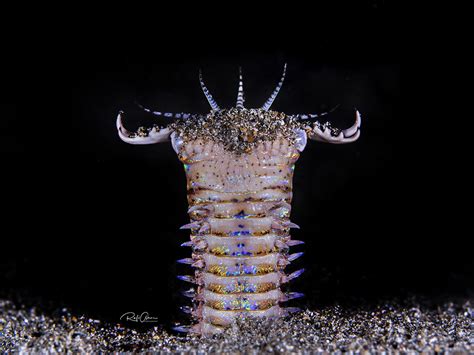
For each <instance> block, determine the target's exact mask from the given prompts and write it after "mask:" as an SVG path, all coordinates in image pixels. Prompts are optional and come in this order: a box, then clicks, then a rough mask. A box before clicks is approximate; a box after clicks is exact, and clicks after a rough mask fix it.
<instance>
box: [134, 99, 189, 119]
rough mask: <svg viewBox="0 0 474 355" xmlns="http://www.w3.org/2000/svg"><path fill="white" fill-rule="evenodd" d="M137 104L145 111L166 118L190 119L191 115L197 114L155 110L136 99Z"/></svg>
mask: <svg viewBox="0 0 474 355" xmlns="http://www.w3.org/2000/svg"><path fill="white" fill-rule="evenodd" d="M135 104H136V105H137V106H138V107H140V108H141V109H142V110H143V111H145V112H148V113H151V114H153V115H155V116H162V117H166V118H178V119H179V118H183V119H188V118H189V117H191V116H195V114H192V113H186V112H179V113H173V112H161V111H153V110H152V109H149V108H147V107H145V106H143V105H142V104H140V103H139V102H137V101H135Z"/></svg>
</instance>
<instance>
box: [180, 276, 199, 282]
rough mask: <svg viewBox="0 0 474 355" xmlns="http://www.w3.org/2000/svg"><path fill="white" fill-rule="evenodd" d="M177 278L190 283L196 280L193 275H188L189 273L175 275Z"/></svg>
mask: <svg viewBox="0 0 474 355" xmlns="http://www.w3.org/2000/svg"><path fill="white" fill-rule="evenodd" d="M176 277H177V278H178V280H181V281H186V282H191V283H195V282H196V280H195V279H194V277H192V276H190V275H178V276H176Z"/></svg>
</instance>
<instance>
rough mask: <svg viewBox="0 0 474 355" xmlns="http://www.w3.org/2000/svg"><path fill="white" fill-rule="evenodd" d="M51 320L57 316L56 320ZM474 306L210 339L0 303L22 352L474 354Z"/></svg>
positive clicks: (292, 323)
mask: <svg viewBox="0 0 474 355" xmlns="http://www.w3.org/2000/svg"><path fill="white" fill-rule="evenodd" d="M51 314H52V315H51ZM473 316H474V309H473V308H472V300H467V299H464V300H457V301H456V302H445V303H440V304H435V303H431V304H426V302H419V301H418V300H417V299H416V298H412V299H410V300H404V301H403V302H400V301H391V302H380V303H378V304H370V305H369V304H367V305H359V306H350V307H345V306H341V305H332V306H325V307H323V308H320V309H318V310H313V311H311V310H304V311H301V312H299V313H295V314H294V315H292V316H289V317H287V318H284V319H281V320H277V321H275V320H273V321H256V320H254V321H250V320H248V321H239V322H238V323H236V324H235V325H234V326H233V327H232V328H230V329H228V330H227V331H226V332H225V333H224V334H221V335H217V336H214V337H210V338H199V337H197V336H189V335H188V336H186V335H180V334H178V333H176V334H175V333H173V332H172V331H170V330H169V329H168V328H164V327H162V326H160V325H158V326H154V327H151V328H150V329H149V330H145V331H138V330H135V329H132V328H128V327H127V326H124V325H121V324H111V323H104V322H101V321H100V320H98V319H90V318H86V317H84V316H81V315H78V314H72V313H71V312H70V311H69V310H67V309H60V310H57V312H54V313H44V312H43V311H42V310H41V309H40V308H36V307H26V306H24V305H21V304H14V303H13V302H11V301H8V300H0V350H1V351H19V352H35V353H36V352H65V351H70V352H98V351H105V352H111V351H121V352H158V351H162V352H163V351H164V352H194V353H207V352H227V353H235V352H245V353H255V354H256V353H259V354H260V353H271V352H278V353H301V352H367V351H368V352H382V351H401V352H405V351H407V352H421V351H424V352H441V351H448V352H461V353H474V335H473V334H474V333H473V330H474V324H473Z"/></svg>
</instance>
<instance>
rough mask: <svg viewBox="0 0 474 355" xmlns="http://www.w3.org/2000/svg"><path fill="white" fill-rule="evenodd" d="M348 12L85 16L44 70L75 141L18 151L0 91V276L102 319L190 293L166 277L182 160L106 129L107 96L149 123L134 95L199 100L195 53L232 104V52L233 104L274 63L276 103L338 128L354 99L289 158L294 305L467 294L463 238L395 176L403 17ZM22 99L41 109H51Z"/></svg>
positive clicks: (111, 121) (11, 105) (179, 236)
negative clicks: (0, 195) (0, 133)
mask: <svg viewBox="0 0 474 355" xmlns="http://www.w3.org/2000/svg"><path fill="white" fill-rule="evenodd" d="M352 10H353V9H352V8H347V9H346V11H345V12H346V14H350V15H351V16H344V17H343V16H338V15H339V14H341V12H342V9H338V10H336V11H335V10H334V9H330V10H327V11H328V12H325V13H324V12H321V13H318V14H317V15H314V18H310V19H307V18H306V17H300V16H298V15H293V14H292V13H285V10H284V9H277V12H278V13H277V14H276V15H273V14H267V15H266V16H264V15H260V14H255V15H253V14H250V15H248V14H245V12H244V13H242V14H241V15H239V14H237V16H236V17H237V18H236V19H235V20H236V21H235V22H234V21H229V22H227V21H226V19H227V17H225V16H220V17H217V16H216V17H213V16H211V17H210V18H209V19H208V18H202V20H199V19H198V21H195V22H191V21H190V20H189V19H190V18H193V16H192V13H191V14H190V12H192V10H190V9H188V12H187V13H188V15H187V16H186V17H180V18H177V17H173V16H171V15H170V16H169V18H168V17H167V15H166V14H163V13H162V12H160V18H159V19H156V18H155V19H153V15H151V16H146V17H144V18H143V19H141V18H140V15H139V14H131V15H130V17H128V18H124V17H123V16H124V14H121V15H117V16H114V15H111V14H108V15H104V16H100V15H98V16H96V17H95V18H94V19H93V20H92V19H88V18H87V19H86V18H85V19H84V20H87V21H84V23H83V24H82V26H81V27H78V28H77V31H76V34H77V35H78V36H77V37H78V41H77V43H76V42H75V43H76V44H75V48H74V49H75V50H74V51H73V52H74V55H73V61H72V62H68V63H67V64H66V63H62V65H58V66H57V68H56V69H57V71H58V73H59V74H60V75H64V76H65V78H66V80H68V81H69V82H70V84H71V88H67V89H66V88H65V89H64V92H63V93H62V94H66V95H69V94H71V95H70V96H71V97H72V106H71V108H70V109H69V110H68V111H66V112H64V119H65V120H68V121H69V123H67V124H68V125H70V124H71V123H72V126H73V128H72V129H65V130H64V131H67V132H70V133H68V134H67V136H66V137H64V135H62V137H61V138H62V139H63V138H66V140H68V141H69V143H72V144H75V142H76V141H77V139H78V140H79V141H78V144H79V149H77V148H76V149H74V148H72V150H70V148H66V146H63V145H61V144H59V143H58V144H55V146H54V147H53V148H51V149H49V148H48V149H46V151H45V152H43V150H41V152H40V151H39V150H36V149H32V150H30V149H27V148H26V147H25V145H24V143H23V141H22V140H21V139H20V138H19V137H18V136H17V135H15V134H14V133H15V132H14V131H15V128H16V127H17V126H16V123H15V121H14V120H13V118H14V117H15V112H16V110H17V107H18V105H19V103H20V101H21V97H14V98H13V99H12V101H11V102H7V103H6V105H4V106H5V107H6V109H7V111H6V112H8V113H9V114H8V115H6V117H11V118H12V119H8V118H7V119H6V120H5V121H4V124H5V126H6V127H7V128H8V131H9V132H10V134H9V135H7V137H6V140H5V139H4V140H3V142H2V143H3V144H2V156H3V161H4V165H5V166H8V167H9V169H10V172H12V173H10V174H8V175H7V176H5V187H6V188H5V195H6V196H7V199H6V201H8V206H9V213H7V214H6V216H5V219H6V220H7V222H12V225H13V227H14V228H11V229H9V230H10V231H9V232H8V234H9V236H8V241H9V242H12V244H13V246H12V247H6V248H5V250H6V252H5V255H6V257H5V258H3V262H2V273H1V282H2V285H3V287H2V292H3V293H5V294H6V295H9V296H11V297H27V300H31V299H32V298H33V299H35V298H38V299H39V300H40V301H41V302H42V303H43V304H45V303H48V302H51V305H52V307H53V308H54V307H58V306H59V305H65V306H68V307H71V308H72V309H73V310H75V311H76V312H79V313H86V314H89V315H91V316H95V317H101V318H103V319H107V320H110V321H114V322H115V321H118V319H119V317H120V315H121V314H122V313H124V312H126V311H134V312H143V311H148V312H149V313H150V314H151V315H153V316H158V317H159V318H160V319H162V320H163V321H164V322H165V323H167V324H170V323H171V322H172V321H174V320H176V319H178V317H179V311H178V306H179V305H182V304H185V303H186V302H187V301H186V300H185V299H183V298H181V297H180V296H179V293H178V291H179V290H180V289H185V288H186V286H188V285H184V283H183V282H181V281H178V280H176V278H175V277H176V275H178V274H185V273H186V272H187V271H188V270H187V269H186V267H185V266H181V265H176V263H175V260H177V259H180V258H183V257H187V256H189V255H190V250H189V249H188V248H180V247H179V245H180V244H181V243H182V242H184V241H186V240H187V238H188V234H187V232H185V231H180V230H178V228H179V226H181V225H182V224H185V223H187V221H188V219H187V214H186V210H187V202H186V195H185V176H184V172H183V169H182V166H181V164H180V163H179V162H178V159H177V158H176V156H175V153H174V152H173V150H172V148H171V145H170V144H169V143H163V144H159V145H150V146H132V145H127V144H125V143H123V142H122V141H120V139H119V138H118V136H117V134H116V128H115V118H116V115H117V112H118V111H119V110H124V111H125V112H126V113H127V116H126V120H125V122H124V123H125V125H126V127H127V128H129V129H136V128H137V127H138V126H140V125H151V124H153V123H163V122H164V121H163V120H159V119H157V118H155V117H153V116H151V115H149V114H146V113H145V112H142V111H141V110H140V109H139V108H138V107H137V106H136V105H135V104H134V101H139V102H140V103H142V104H144V105H145V106H149V107H151V108H154V109H157V110H161V111H171V112H181V111H183V112H198V113H205V112H206V111H208V110H209V108H208V105H207V102H206V100H205V98H204V95H203V94H202V92H201V90H200V87H199V82H198V80H197V74H198V70H199V69H200V68H201V69H202V70H203V74H204V77H205V80H206V83H207V86H208V88H209V89H210V90H211V92H212V93H213V95H214V98H215V99H216V100H217V102H218V103H219V104H220V106H221V107H230V106H232V105H234V102H235V97H236V93H237V73H238V67H239V66H242V68H243V73H244V87H245V92H246V106H247V107H259V106H260V105H261V104H263V102H264V101H265V100H266V98H267V97H268V96H269V95H270V93H271V91H272V90H273V88H274V86H275V85H276V83H277V81H278V79H279V78H280V76H281V70H282V67H283V64H284V63H285V62H287V63H288V70H287V79H286V81H285V84H284V86H283V88H282V90H281V92H280V94H279V96H278V98H277V99H276V101H275V102H274V104H273V109H275V110H279V111H283V112H286V113H308V112H321V111H325V110H327V109H330V108H331V107H333V106H335V105H337V104H341V106H340V108H339V109H338V110H336V111H335V112H334V113H333V114H331V115H330V116H328V119H329V120H330V121H331V122H333V124H334V125H335V126H338V127H346V126H349V125H351V124H352V122H353V120H354V107H357V108H358V109H359V110H360V112H361V114H362V119H363V121H362V135H361V138H360V139H359V140H358V141H357V142H356V143H353V144H349V145H329V144H322V143H318V142H314V141H310V142H308V145H307V147H306V150H305V151H304V152H303V153H302V155H301V158H300V160H299V161H298V162H297V165H296V171H295V179H294V201H293V211H292V220H293V221H294V222H296V223H297V224H299V225H300V226H301V230H296V231H294V232H293V237H294V238H295V239H301V240H304V241H305V242H306V244H305V245H303V246H298V247H295V248H294V249H295V250H296V249H297V250H298V251H300V250H301V251H305V255H304V256H303V257H302V258H301V259H299V260H298V261H297V262H296V263H295V266H291V267H290V269H291V270H296V268H299V267H303V266H304V267H305V268H306V272H305V273H304V274H303V276H302V277H301V278H300V279H299V280H297V281H295V282H294V284H292V286H291V289H292V290H296V291H302V292H305V293H306V294H307V297H306V298H305V299H304V300H303V301H301V302H300V303H299V304H300V305H305V304H309V305H310V306H312V307H318V306H321V305H324V304H331V303H335V302H343V303H350V304H360V303H364V302H376V301H377V300H381V299H392V298H394V297H395V298H397V297H398V298H401V299H403V298H405V297H407V296H408V295H412V294H415V295H422V296H427V297H428V298H438V297H439V296H447V297H448V298H456V297H458V296H463V295H465V294H466V293H468V292H470V291H469V290H470V288H472V261H471V259H470V258H469V255H465V254H466V250H463V247H462V245H463V243H462V241H463V239H462V236H459V235H450V234H448V233H445V234H444V235H442V238H438V236H437V235H436V234H435V231H434V230H433V228H432V227H433V224H436V221H432V223H431V224H430V226H429V227H431V228H428V227H427V228H424V226H420V225H417V222H418V221H419V219H418V213H422V212H421V210H422V207H421V206H419V205H418V202H417V200H418V198H419V196H417V195H416V194H413V193H412V190H407V188H406V186H407V185H410V184H413V183H414V182H415V181H418V179H417V177H416V176H414V172H413V171H411V170H410V169H409V168H407V166H406V165H404V164H403V159H404V158H405V157H402V162H400V160H399V159H395V157H396V156H397V153H399V152H400V151H401V147H403V146H404V145H405V142H406V139H407V138H406V137H405V136H403V135H402V134H400V132H401V131H402V130H401V127H404V126H405V125H406V122H407V121H409V120H410V119H411V117H410V114H409V110H408V111H404V112H402V109H401V106H402V104H401V83H400V79H401V52H403V45H402V44H401V43H400V42H401V40H400V33H399V31H400V26H401V25H400V24H399V22H398V25H396V26H395V25H394V24H395V22H394V21H393V17H392V16H389V15H388V14H387V11H388V10H387V9H386V8H385V3H384V2H383V1H375V2H369V4H368V6H365V5H364V6H360V8H359V9H357V10H359V12H358V13H357V14H355V13H353V14H351V11H352ZM360 10H362V11H360ZM144 12H146V11H145V10H144ZM303 12H304V11H303ZM325 14H328V15H327V16H325ZM142 15H144V14H142ZM148 15H150V14H148ZM150 17H151V18H150ZM310 17H311V16H310ZM89 20H91V22H89ZM232 20H234V18H233V19H232ZM76 76H77V77H78V78H77V80H76V78H75V77H76ZM47 84H48V83H44V85H45V86H44V88H45V90H46V87H47ZM56 89H57V88H56ZM71 89H72V90H71ZM58 91H60V90H56V92H57V93H58V95H61V93H60V92H58ZM40 94H41V93H39V95H40ZM59 97H61V96H58V98H59ZM4 112H5V111H4ZM36 115H37V117H38V118H41V119H47V118H48V115H49V112H48V111H47V110H40V112H37V113H36ZM63 124H64V125H66V123H62V124H61V126H62V125H63ZM64 131H63V132H64ZM50 133H51V132H50ZM52 136H53V137H54V136H55V134H54V133H52ZM35 148H36V147H35ZM410 181H412V183H410ZM409 191H410V192H409ZM418 207H419V208H420V211H415V209H417V208H418ZM467 254H468V253H467ZM296 303H297V302H295V304H296Z"/></svg>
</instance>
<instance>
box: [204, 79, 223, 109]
mask: <svg viewBox="0 0 474 355" xmlns="http://www.w3.org/2000/svg"><path fill="white" fill-rule="evenodd" d="M199 82H200V83H201V88H202V91H203V92H204V95H206V99H207V101H208V102H209V105H211V108H212V109H213V110H216V111H217V110H220V108H219V105H217V103H216V101H215V100H214V98H213V97H212V95H211V93H210V92H209V90H208V89H207V87H206V85H205V84H204V81H203V80H202V71H201V70H199Z"/></svg>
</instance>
